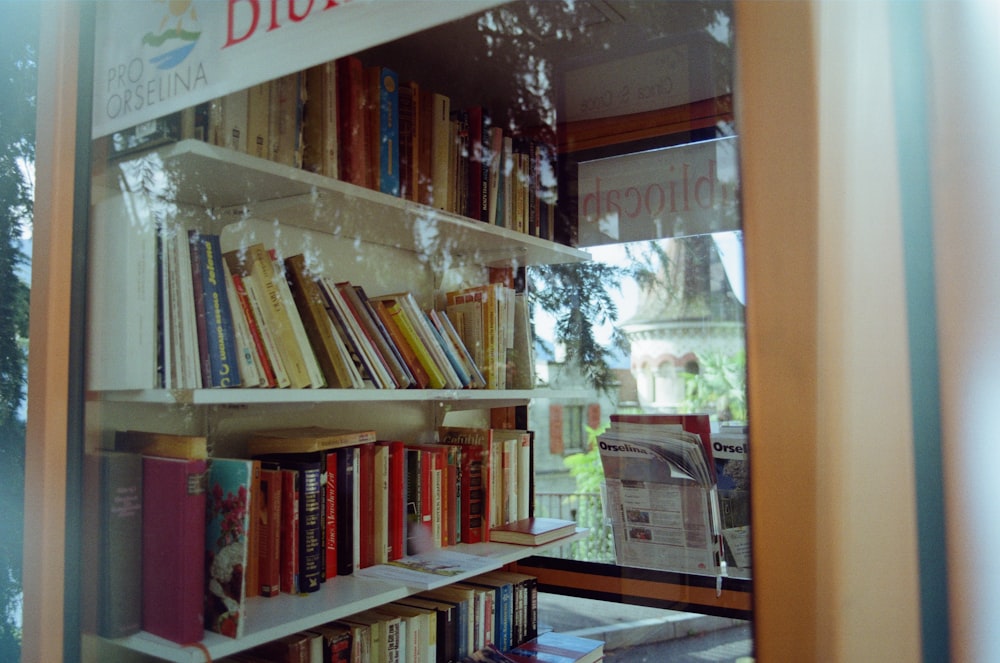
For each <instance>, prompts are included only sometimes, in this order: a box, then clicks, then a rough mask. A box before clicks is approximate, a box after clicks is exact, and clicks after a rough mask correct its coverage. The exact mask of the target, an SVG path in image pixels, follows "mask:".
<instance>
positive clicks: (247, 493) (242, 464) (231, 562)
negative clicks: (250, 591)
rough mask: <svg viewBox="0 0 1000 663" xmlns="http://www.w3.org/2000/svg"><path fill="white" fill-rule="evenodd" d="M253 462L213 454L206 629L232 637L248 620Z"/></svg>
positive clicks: (207, 542)
mask: <svg viewBox="0 0 1000 663" xmlns="http://www.w3.org/2000/svg"><path fill="white" fill-rule="evenodd" d="M253 473H254V463H253V461H250V460H244V459H237V458H212V460H211V461H210V462H209V464H208V486H207V493H206V502H207V503H206V507H207V517H206V518H207V521H206V528H207V529H206V532H205V573H206V575H205V627H206V628H207V629H208V630H210V631H215V632H216V633H220V634H222V635H225V636H228V637H230V638H239V637H240V636H242V635H243V629H244V626H245V624H246V600H247V570H248V565H249V563H250V559H251V557H250V552H249V549H250V522H251V519H250V515H251V513H253V509H254V504H253V503H252V502H253V500H252V494H253V491H252V489H251V481H252V478H253Z"/></svg>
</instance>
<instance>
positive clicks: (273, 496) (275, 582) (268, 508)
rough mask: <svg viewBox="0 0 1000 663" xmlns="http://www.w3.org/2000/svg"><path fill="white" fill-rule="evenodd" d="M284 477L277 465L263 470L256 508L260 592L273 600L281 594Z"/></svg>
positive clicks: (254, 524) (252, 529) (255, 528)
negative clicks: (273, 597) (272, 597)
mask: <svg viewBox="0 0 1000 663" xmlns="http://www.w3.org/2000/svg"><path fill="white" fill-rule="evenodd" d="M281 497H282V475H281V468H280V467H279V466H278V465H277V464H271V463H265V464H263V465H262V466H261V469H260V501H259V502H258V503H257V506H255V507H254V517H255V520H254V523H253V525H252V526H251V528H250V529H251V532H254V533H255V536H258V537H259V546H258V567H259V572H258V577H259V593H260V595H261V596H265V597H271V596H277V595H278V594H279V593H281V514H282V513H283V511H282V507H283V505H282V502H281Z"/></svg>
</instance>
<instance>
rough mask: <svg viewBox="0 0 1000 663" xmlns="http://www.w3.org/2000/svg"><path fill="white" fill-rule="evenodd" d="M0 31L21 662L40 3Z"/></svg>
mask: <svg viewBox="0 0 1000 663" xmlns="http://www.w3.org/2000/svg"><path fill="white" fill-rule="evenodd" d="M4 9H5V13H4V21H3V27H2V28H0V235H2V238H0V282H2V283H3V284H4V289H3V294H2V295H0V532H3V537H2V539H0V660H3V661H16V660H18V659H19V658H20V650H21V628H20V622H19V618H18V617H17V613H19V611H20V610H19V607H20V604H21V568H22V567H21V555H22V545H23V532H24V435H25V422H24V421H23V420H22V419H21V416H20V412H21V411H22V410H21V408H22V406H23V403H24V396H25V386H26V384H27V374H26V365H27V345H26V339H27V338H28V286H27V285H26V284H24V283H23V282H22V281H21V280H20V278H19V277H18V275H17V272H18V269H19V268H20V267H21V266H22V265H23V264H24V263H25V261H26V260H27V257H26V256H24V255H23V254H22V253H21V251H20V249H19V244H18V242H19V240H20V238H21V236H22V233H23V230H24V227H25V226H26V225H28V224H30V222H31V213H32V186H31V185H32V183H31V182H30V181H29V180H27V179H26V177H25V176H23V175H22V166H23V165H24V164H30V163H31V162H33V161H34V154H35V90H36V85H37V84H36V80H37V77H36V64H37V43H38V4H37V3H34V2H16V3H5V6H4Z"/></svg>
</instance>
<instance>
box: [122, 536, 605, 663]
mask: <svg viewBox="0 0 1000 663" xmlns="http://www.w3.org/2000/svg"><path fill="white" fill-rule="evenodd" d="M585 535H586V530H584V529H577V532H576V534H573V535H571V536H568V537H565V538H562V539H559V540H557V541H553V542H551V543H548V544H545V545H541V546H516V545H511V544H504V543H480V544H474V545H470V544H459V545H457V546H452V547H449V548H448V550H455V551H457V552H462V553H467V554H472V555H476V556H478V557H482V558H484V560H486V563H484V565H483V568H481V569H477V570H476V571H472V572H468V573H464V574H461V575H458V576H449V577H447V578H444V577H443V578H441V581H440V583H439V584H440V585H441V586H444V585H449V584H452V583H455V582H462V581H463V580H467V579H468V578H471V577H473V576H475V575H478V574H480V573H486V572H488V571H493V570H496V569H499V568H501V567H502V566H504V565H506V564H510V563H511V562H516V561H518V560H520V559H524V558H526V557H530V556H532V555H534V554H537V553H539V552H541V551H543V550H546V549H549V548H552V547H556V546H560V545H564V544H566V543H568V542H572V541H576V540H578V539H580V538H582V537H583V536H585ZM421 591H424V590H422V589H418V588H414V587H407V586H405V585H403V584H401V583H389V582H382V581H379V580H373V579H371V578H362V577H357V576H353V575H352V576H341V577H337V578H333V579H331V580H328V581H327V582H326V583H325V584H324V586H323V588H322V589H320V591H318V592H315V593H312V594H306V595H289V594H282V595H279V596H275V597H271V598H262V597H256V598H252V599H250V600H249V602H248V605H247V623H246V631H245V633H244V635H243V637H241V638H239V639H233V638H227V637H225V636H222V635H219V634H217V633H212V632H208V631H206V633H205V637H204V639H203V640H202V641H201V644H202V645H204V646H205V648H206V649H207V650H208V653H209V654H210V655H211V657H212V660H217V659H219V658H220V657H222V656H228V655H230V654H235V653H237V652H240V651H244V650H246V649H249V648H251V647H256V646H257V645H261V644H264V643H266V642H270V641H271V640H275V639H277V638H280V637H281V636H283V635H287V634H289V633H295V632H297V631H301V630H305V629H309V628H312V627H314V626H317V625H319V624H325V623H327V622H330V621H334V620H337V619H342V618H344V617H347V616H349V615H353V614H355V613H358V612H362V611H364V610H368V609H369V608H375V607H377V606H380V605H383V604H385V603H388V602H390V601H396V600H399V599H401V598H404V597H406V596H410V595H413V594H419V593H420V592H421ZM111 642H113V643H114V644H116V645H119V646H121V647H124V648H126V649H130V650H133V651H135V652H139V653H142V654H146V655H149V656H155V657H157V658H160V659H163V660H167V661H178V662H181V663H186V662H195V661H204V660H206V659H205V654H204V652H202V651H201V650H200V649H198V648H195V647H182V646H180V645H176V644H174V643H172V642H170V641H168V640H164V639H163V638H160V637H157V636H155V635H151V634H149V633H146V632H144V631H141V632H139V633H137V634H135V635H131V636H129V637H127V638H119V639H117V640H113V641H111Z"/></svg>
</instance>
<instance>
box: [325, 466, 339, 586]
mask: <svg viewBox="0 0 1000 663" xmlns="http://www.w3.org/2000/svg"><path fill="white" fill-rule="evenodd" d="M325 460H326V507H325V510H326V518H325V522H324V527H325V528H326V535H325V542H326V545H325V552H324V554H325V556H326V557H325V569H326V579H327V580H329V579H330V578H334V577H336V576H337V570H338V569H337V543H338V542H337V528H338V525H337V511H338V505H337V497H338V490H339V488H338V481H339V480H340V472H339V467H340V462H339V455H338V454H337V452H336V450H333V451H329V452H327V454H326V459H325Z"/></svg>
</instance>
